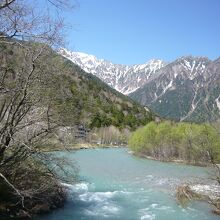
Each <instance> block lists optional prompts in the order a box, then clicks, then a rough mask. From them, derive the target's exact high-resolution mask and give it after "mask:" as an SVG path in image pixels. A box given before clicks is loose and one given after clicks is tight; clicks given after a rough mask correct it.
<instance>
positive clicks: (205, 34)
mask: <svg viewBox="0 0 220 220" xmlns="http://www.w3.org/2000/svg"><path fill="white" fill-rule="evenodd" d="M77 2H78V6H77V7H76V8H75V9H74V11H73V12H71V13H68V14H67V15H66V20H67V22H69V23H70V24H71V25H72V26H73V28H72V30H69V31H68V35H67V41H68V44H67V48H68V49H70V50H74V51H81V52H85V53H89V54H93V55H95V56H97V57H98V58H103V59H106V60H110V61H112V62H113V63H120V64H139V63H144V62H146V61H147V60H149V59H153V58H157V59H163V60H165V61H172V60H175V59H176V58H177V57H180V56H185V55H194V56H207V57H209V58H210V59H216V58H218V57H220V0H78V1H77Z"/></svg>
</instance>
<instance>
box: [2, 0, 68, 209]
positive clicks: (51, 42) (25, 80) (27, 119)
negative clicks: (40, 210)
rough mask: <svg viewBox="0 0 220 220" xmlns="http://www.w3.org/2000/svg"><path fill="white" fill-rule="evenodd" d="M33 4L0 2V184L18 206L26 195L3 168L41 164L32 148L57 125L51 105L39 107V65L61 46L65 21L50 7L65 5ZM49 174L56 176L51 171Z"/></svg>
mask: <svg viewBox="0 0 220 220" xmlns="http://www.w3.org/2000/svg"><path fill="white" fill-rule="evenodd" d="M34 2H35V3H36V1H30V3H29V4H28V5H27V1H22V0H2V1H0V57H1V61H0V179H1V180H3V181H4V182H5V183H6V184H7V185H8V186H9V187H10V188H11V189H12V190H13V191H14V192H15V194H17V195H18V196H19V197H20V198H21V203H22V206H24V198H25V196H27V191H26V192H25V193H24V191H22V190H20V189H18V188H17V187H16V186H17V184H16V182H15V181H16V178H14V179H13V180H12V174H11V172H10V171H9V170H7V168H9V167H10V169H12V167H15V168H16V166H18V165H20V163H21V161H23V160H25V159H27V158H29V157H30V156H31V155H33V154H34V155H35V157H38V158H39V159H42V157H44V155H43V154H41V153H40V152H38V150H37V148H36V146H37V144H38V142H39V140H41V141H42V139H44V138H46V137H47V136H48V135H50V134H51V132H52V131H53V129H54V128H56V126H57V124H56V123H55V122H54V121H52V119H51V114H52V113H51V107H50V103H47V104H46V105H45V106H43V107H42V105H40V103H41V101H42V100H41V98H42V97H40V96H39V90H41V89H42V88H40V87H39V85H40V83H39V82H41V81H42V80H45V79H44V78H43V77H44V75H43V74H42V71H41V68H39V65H40V62H42V59H44V58H45V57H46V55H45V53H47V52H48V50H49V48H50V47H56V46H58V45H60V44H62V43H63V38H62V32H63V28H64V21H63V18H62V17H61V16H60V15H57V14H56V13H55V12H51V9H50V7H52V8H54V9H53V10H56V11H58V10H60V9H63V8H67V2H68V1H64V0H48V1H46V0H45V5H46V9H45V10H42V11H41V12H40V10H39V8H37V6H36V5H34V4H33V3H34ZM55 14H56V16H55ZM42 57H43V58H42ZM44 159H45V158H44ZM47 174H48V175H50V176H51V175H52V176H53V175H54V177H57V176H56V174H54V172H53V169H48V170H47ZM32 193H33V192H32Z"/></svg>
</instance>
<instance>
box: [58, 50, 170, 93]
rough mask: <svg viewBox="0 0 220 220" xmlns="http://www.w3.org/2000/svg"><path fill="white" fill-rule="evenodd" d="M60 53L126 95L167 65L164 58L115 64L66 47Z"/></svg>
mask: <svg viewBox="0 0 220 220" xmlns="http://www.w3.org/2000/svg"><path fill="white" fill-rule="evenodd" d="M60 54H62V55H63V56H64V57H66V58H68V59H69V60H71V61H72V62H73V63H75V64H77V65H78V66H80V67H81V68H82V69H83V70H84V71H86V72H87V73H92V74H93V75H95V76H97V77H99V78H100V79H101V80H102V81H103V82H105V83H107V84H108V85H109V86H111V87H112V88H114V89H116V90H117V91H119V92H121V93H123V94H125V95H128V94H129V93H131V92H134V91H135V90H137V89H138V88H140V87H141V86H143V85H144V84H145V83H146V82H147V80H148V79H149V78H151V76H153V75H154V73H155V72H156V71H157V70H158V69H160V68H162V67H164V66H165V65H166V63H165V62H163V61H162V60H150V61H149V62H147V63H145V64H142V65H132V66H128V65H120V64H113V63H111V62H109V61H106V60H103V59H97V58H96V57H95V56H93V55H89V54H85V53H80V52H71V51H68V50H66V49H64V48H63V49H61V50H60Z"/></svg>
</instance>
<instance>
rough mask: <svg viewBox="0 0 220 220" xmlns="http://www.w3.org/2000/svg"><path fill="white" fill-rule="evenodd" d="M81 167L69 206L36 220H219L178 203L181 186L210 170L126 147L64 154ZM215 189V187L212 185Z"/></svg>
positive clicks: (202, 207)
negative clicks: (151, 157) (134, 152)
mask: <svg viewBox="0 0 220 220" xmlns="http://www.w3.org/2000/svg"><path fill="white" fill-rule="evenodd" d="M57 154H58V155H59V156H65V157H66V158H68V159H69V160H70V161H75V162H74V164H75V163H76V164H77V166H78V167H79V179H80V181H79V182H78V183H77V184H74V185H67V184H66V185H67V187H68V189H69V196H68V201H67V203H66V205H65V206H64V207H63V208H62V209H59V210H56V211H54V212H53V213H51V214H48V215H44V216H40V217H38V218H36V220H80V219H85V220H102V219H106V220H117V219H122V220H137V219H140V220H144V219H148V220H205V219H206V220H214V219H216V220H217V219H219V216H216V215H214V214H212V212H211V207H210V206H209V205H208V204H206V203H202V202H191V203H190V204H189V206H187V207H185V208H183V207H181V206H180V205H178V203H177V201H176V199H175V189H176V187H177V186H178V185H179V184H181V183H186V182H193V183H197V184H198V188H199V187H201V185H200V184H199V183H201V182H203V183H205V184H207V185H206V187H207V188H211V187H212V186H210V183H209V181H208V180H207V177H208V175H209V174H208V172H207V168H202V167H195V166H187V165H183V164H176V163H163V162H158V161H153V160H147V159H141V158H138V157H135V156H133V155H132V154H130V153H129V150H128V149H126V148H109V149H91V150H90V149H89V150H79V151H76V152H59V153H57ZM213 187H214V186H213Z"/></svg>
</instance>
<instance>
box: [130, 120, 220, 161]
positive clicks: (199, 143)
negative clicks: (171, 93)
mask: <svg viewBox="0 0 220 220" xmlns="http://www.w3.org/2000/svg"><path fill="white" fill-rule="evenodd" d="M129 146H130V148H131V149H132V150H133V151H134V152H135V153H137V154H142V155H144V156H150V157H153V158H155V159H159V160H164V161H171V160H184V161H186V162H188V163H192V164H198V163H208V162H212V163H214V162H219V161H220V137H219V135H218V132H217V130H216V129H215V128H214V127H212V126H211V125H208V124H194V123H174V122H169V121H165V122H161V123H155V122H151V123H149V124H148V125H146V126H145V127H143V128H140V129H138V130H136V131H135V132H134V133H133V134H132V135H131V137H130V139H129Z"/></svg>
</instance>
